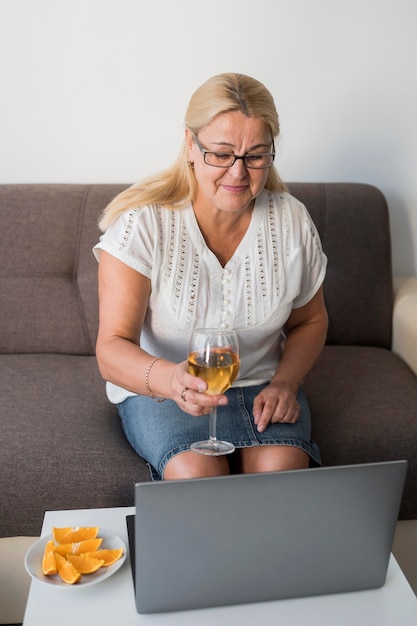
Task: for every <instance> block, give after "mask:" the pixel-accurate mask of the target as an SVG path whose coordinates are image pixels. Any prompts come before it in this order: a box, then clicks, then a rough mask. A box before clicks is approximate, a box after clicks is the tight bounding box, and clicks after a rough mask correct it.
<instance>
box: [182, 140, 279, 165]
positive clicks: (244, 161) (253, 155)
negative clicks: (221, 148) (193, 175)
mask: <svg viewBox="0 0 417 626" xmlns="http://www.w3.org/2000/svg"><path fill="white" fill-rule="evenodd" d="M192 138H193V139H194V141H195V143H196V144H197V146H198V149H199V150H200V152H201V154H202V155H203V159H204V163H205V164H206V165H209V166H210V167H219V168H221V169H227V168H229V167H233V165H234V164H235V163H236V161H237V160H239V159H241V160H242V161H243V164H244V166H245V167H246V168H247V169H250V170H267V169H269V168H270V167H272V166H273V164H274V160H275V142H274V139H273V138H272V150H273V152H263V153H261V154H244V155H243V156H238V155H237V154H228V153H227V152H215V151H214V150H207V149H206V148H203V146H202V145H201V143H200V141H199V139H198V137H197V135H196V134H195V133H192ZM207 154H215V155H217V156H230V157H233V161H232V162H231V163H229V164H228V165H213V163H207V160H206V155H207ZM263 156H270V157H272V163H270V164H269V165H262V166H261V167H257V166H253V165H248V164H247V163H246V159H247V158H250V157H263Z"/></svg>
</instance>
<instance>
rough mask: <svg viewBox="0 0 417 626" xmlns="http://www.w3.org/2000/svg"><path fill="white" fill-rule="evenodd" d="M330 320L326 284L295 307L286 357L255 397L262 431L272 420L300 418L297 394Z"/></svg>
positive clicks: (259, 426)
mask: <svg viewBox="0 0 417 626" xmlns="http://www.w3.org/2000/svg"><path fill="white" fill-rule="evenodd" d="M327 324H328V318H327V311H326V307H325V304H324V298H323V289H322V288H320V289H319V291H318V292H317V293H316V295H315V296H314V297H313V298H312V299H311V300H310V302H308V303H307V304H306V305H305V306H303V307H300V308H299V309H293V310H292V312H291V315H290V317H289V318H288V321H287V324H286V330H287V338H286V341H285V347H284V353H283V355H282V359H281V361H280V362H279V365H278V367H277V370H276V372H275V375H274V377H273V378H272V380H271V382H270V384H269V385H268V387H266V388H265V389H264V390H263V391H262V392H261V393H260V394H259V395H258V396H257V398H256V399H255V401H254V406H253V414H254V418H255V424H257V426H258V430H259V431H260V432H262V431H264V430H265V429H266V427H267V426H268V424H269V423H270V422H272V423H275V422H287V423H294V422H296V421H297V419H298V415H299V405H298V402H297V400H296V395H297V392H298V389H299V387H300V385H301V383H302V382H303V380H304V378H305V376H306V375H307V374H308V372H309V371H310V369H311V368H312V366H313V365H314V363H315V361H316V359H317V357H318V356H319V354H320V352H321V350H322V348H323V345H324V342H325V340H326V333H327Z"/></svg>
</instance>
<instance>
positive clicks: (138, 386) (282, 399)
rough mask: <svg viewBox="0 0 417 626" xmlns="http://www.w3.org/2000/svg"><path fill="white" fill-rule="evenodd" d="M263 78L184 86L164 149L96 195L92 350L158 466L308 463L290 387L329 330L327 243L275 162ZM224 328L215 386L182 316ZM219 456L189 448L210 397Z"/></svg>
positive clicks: (304, 425)
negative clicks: (175, 134)
mask: <svg viewBox="0 0 417 626" xmlns="http://www.w3.org/2000/svg"><path fill="white" fill-rule="evenodd" d="M278 135H279V121H278V115H277V112H276V109H275V105H274V101H273V98H272V96H271V94H270V93H269V91H268V90H267V89H266V88H265V87H264V86H263V85H262V84H261V83H260V82H258V81H257V80H255V79H253V78H250V77H248V76H245V75H242V74H232V73H230V74H221V75H219V76H215V77H213V78H211V79H209V80H208V81H207V82H206V83H204V84H203V85H202V86H201V87H200V88H199V89H197V91H196V92H195V93H194V95H193V96H192V98H191V100H190V103H189V106H188V109H187V113H186V119H185V136H184V142H183V146H182V150H181V152H180V154H179V156H178V159H177V161H176V163H175V164H174V165H173V166H172V167H171V168H170V169H169V170H167V171H166V172H163V173H162V174H160V175H158V176H155V177H151V178H150V179H147V180H146V181H144V182H142V183H139V184H138V185H135V186H133V187H132V188H130V189H128V190H126V191H125V192H122V193H121V194H120V195H119V196H118V197H117V198H115V200H114V201H113V202H112V203H110V205H109V206H108V207H107V208H106V210H105V212H104V214H103V216H102V220H101V224H100V225H101V228H102V229H103V230H104V231H105V234H104V235H103V236H102V237H101V239H100V243H99V244H98V245H97V246H96V247H95V254H96V256H97V258H99V261H100V263H99V300H100V324H99V333H98V339H97V359H98V363H99V367H100V371H101V373H102V376H103V377H104V379H105V380H106V381H108V382H107V393H108V397H109V399H110V401H112V402H114V403H115V404H117V406H118V409H119V413H120V416H121V420H122V425H123V428H124V431H125V434H126V436H127V438H128V440H129V442H130V443H131V445H132V446H133V448H134V449H135V450H136V451H137V452H138V454H139V455H141V456H142V457H144V458H145V459H146V460H147V462H148V463H149V465H150V468H151V472H152V475H153V477H154V478H156V479H161V478H163V479H165V480H167V479H177V478H196V477H204V476H217V475H225V474H228V473H230V471H231V467H233V471H239V472H245V473H246V472H266V471H278V470H282V469H295V468H305V467H308V466H309V463H310V459H311V460H312V461H313V462H315V463H320V456H319V451H318V448H317V445H316V444H315V442H314V441H312V440H311V423H310V413H309V408H308V404H307V402H306V399H305V396H304V393H303V391H302V388H301V385H302V381H303V379H304V377H305V376H306V374H307V373H308V371H309V370H310V368H311V367H312V365H313V364H314V362H315V360H316V359H317V357H318V355H319V353H320V351H321V349H322V347H323V344H324V341H325V337H326V330H327V314H326V309H325V305H324V300H323V291H322V283H323V280H324V276H325V271H326V257H325V255H324V254H323V252H322V249H321V244H320V240H319V237H318V234H317V231H316V229H315V227H314V225H313V223H312V221H311V219H310V217H309V215H308V213H307V211H306V209H305V208H304V206H303V205H302V204H301V203H300V202H298V201H297V200H296V199H295V198H293V197H291V196H290V195H289V194H288V193H287V191H286V188H285V185H284V184H283V182H282V181H281V179H280V178H279V176H278V174H277V172H276V170H275V167H274V165H273V161H274V157H275V144H274V139H275V138H276V137H278ZM197 326H199V327H219V328H220V327H222V328H233V329H234V330H235V331H236V332H237V334H238V338H239V345H240V357H241V367H240V371H239V374H238V378H237V379H236V381H235V383H234V385H233V387H232V388H231V389H229V390H228V391H227V392H226V393H225V394H224V395H217V396H209V395H207V394H205V393H204V391H205V390H206V384H205V383H204V381H203V380H202V379H200V378H197V377H194V376H192V375H191V374H190V373H189V372H188V366H187V349H188V340H189V337H190V335H191V332H192V329H193V328H194V327H197ZM212 404H215V405H217V406H218V407H220V409H219V417H218V424H217V435H218V437H219V439H226V440H228V441H232V443H234V445H235V447H236V451H235V453H234V454H233V455H231V456H230V457H226V456H218V457H211V456H203V455H199V454H196V453H195V452H193V451H191V450H190V449H189V446H190V444H191V443H193V442H194V441H198V440H201V439H206V438H207V435H208V413H209V408H210V405H212Z"/></svg>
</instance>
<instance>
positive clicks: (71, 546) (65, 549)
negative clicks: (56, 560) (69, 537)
mask: <svg viewBox="0 0 417 626" xmlns="http://www.w3.org/2000/svg"><path fill="white" fill-rule="evenodd" d="M102 543H103V539H102V538H101V537H97V539H86V540H85V541H79V542H78V543H64V544H62V545H59V546H57V545H56V546H55V553H56V554H60V555H61V556H66V555H67V554H84V553H85V552H92V551H95V550H98V549H99V548H100V546H101V544H102Z"/></svg>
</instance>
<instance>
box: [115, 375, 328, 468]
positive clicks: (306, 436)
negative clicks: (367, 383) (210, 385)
mask: <svg viewBox="0 0 417 626" xmlns="http://www.w3.org/2000/svg"><path fill="white" fill-rule="evenodd" d="M265 386H266V384H263V385H256V386H252V387H234V388H232V389H229V390H228V391H226V394H225V395H226V396H227V397H228V400H229V403H228V404H227V405H226V406H219V407H217V438H218V439H223V440H225V441H230V442H231V443H233V444H234V446H235V447H236V448H237V449H239V448H247V447H250V446H271V445H285V446H295V447H297V448H301V450H304V452H306V453H307V454H308V455H309V456H310V458H311V460H312V461H313V464H318V465H320V463H321V460H320V452H319V449H318V446H317V444H316V443H315V442H314V441H313V440H312V439H311V414H310V409H309V406H308V403H307V399H306V397H305V394H304V392H303V391H302V389H301V390H300V391H299V393H298V396H297V400H298V402H299V404H300V406H301V410H300V415H299V418H298V421H297V422H296V423H295V424H279V423H278V424H269V426H268V428H267V429H266V430H265V431H264V432H262V433H259V432H258V431H257V429H256V425H255V423H254V420H253V415H252V408H253V401H254V399H255V397H256V396H257V395H258V393H259V392H260V391H261V390H262V389H263V388H264V387H265ZM118 410H119V415H120V418H121V422H122V426H123V430H124V432H125V435H126V438H127V440H128V441H129V443H130V445H131V446H132V448H133V449H134V450H135V451H136V452H137V453H138V454H139V456H141V457H142V458H144V459H145V460H146V461H147V463H148V465H149V469H150V472H151V476H152V478H153V479H154V480H162V476H163V475H164V470H165V466H166V464H167V463H168V461H169V460H170V459H171V458H172V457H174V456H175V455H177V454H179V453H180V452H184V451H185V450H189V448H190V445H191V444H192V443H193V442H194V441H201V440H202V439H207V438H208V435H209V415H203V416H201V417H195V416H193V415H189V414H188V413H184V411H182V410H181V409H180V408H179V406H178V405H177V403H176V402H174V401H173V400H166V401H165V402H154V401H153V400H152V398H149V397H148V396H139V395H138V396H130V397H128V398H127V399H126V400H124V402H121V403H120V404H119V405H118Z"/></svg>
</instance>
